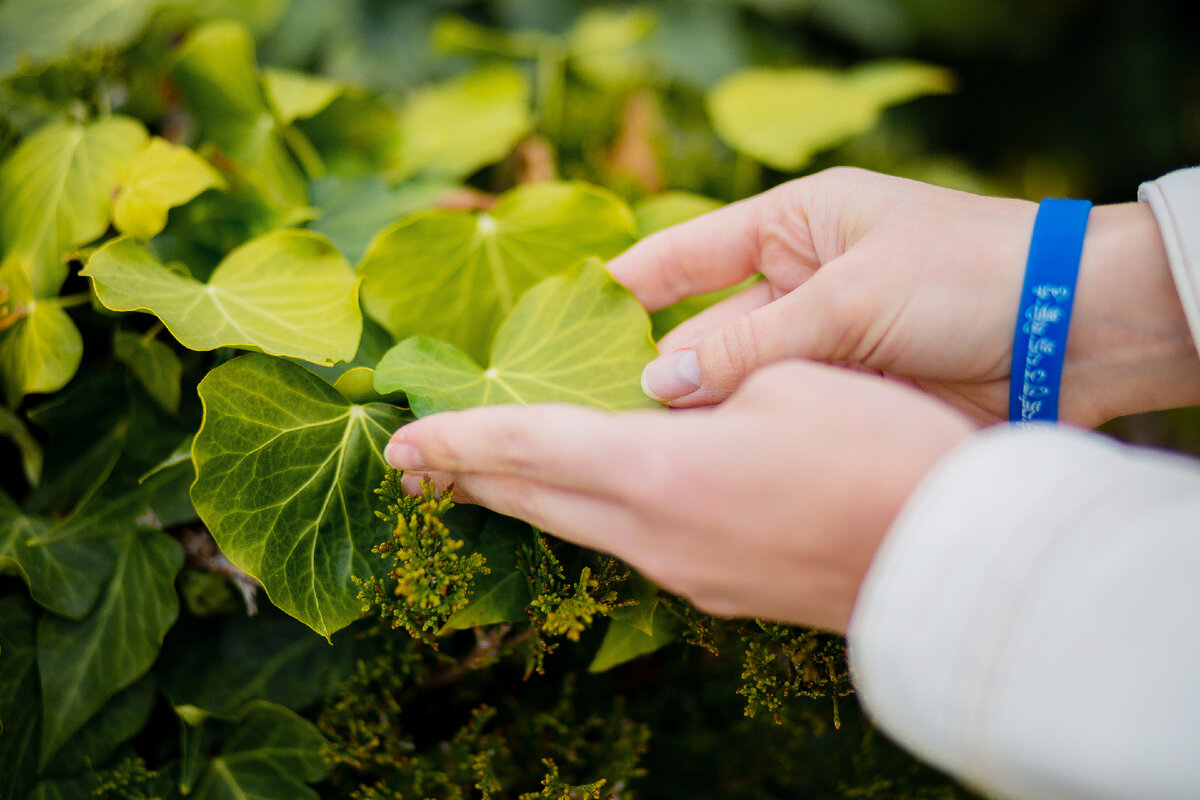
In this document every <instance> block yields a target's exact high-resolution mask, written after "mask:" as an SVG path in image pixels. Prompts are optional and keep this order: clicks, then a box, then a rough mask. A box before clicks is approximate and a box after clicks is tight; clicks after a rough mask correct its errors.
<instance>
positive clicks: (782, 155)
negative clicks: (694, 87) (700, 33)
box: [708, 61, 953, 172]
mask: <svg viewBox="0 0 1200 800" xmlns="http://www.w3.org/2000/svg"><path fill="white" fill-rule="evenodd" d="M952 86H953V81H952V78H951V76H950V73H949V72H947V71H946V70H943V69H939V68H937V67H932V66H929V65H927V64H919V63H915V62H907V61H893V62H879V63H873V64H865V65H863V66H860V67H856V68H854V69H852V70H848V71H845V72H838V71H834V70H828V69H818V68H794V69H765V68H760V69H748V70H743V71H741V72H738V73H736V74H734V75H733V76H731V77H729V78H727V79H726V80H724V81H722V82H721V83H720V84H719V85H718V86H716V87H715V88H714V89H713V90H712V91H711V92H710V93H709V95H708V111H709V116H710V117H711V118H712V122H713V127H714V128H715V129H716V132H717V135H718V136H720V137H721V139H723V140H724V141H725V143H726V144H728V145H729V146H730V147H732V148H734V149H735V150H738V151H741V152H743V153H746V154H747V155H750V156H752V157H753V158H755V159H757V160H759V161H761V162H763V163H764V164H767V165H768V166H771V167H774V168H775V169H778V170H782V171H784V172H795V171H797V170H799V169H800V168H801V167H803V166H804V165H805V164H807V163H808V161H809V160H810V159H811V158H812V157H813V156H814V155H815V154H816V153H818V152H820V151H821V150H825V149H828V148H830V147H833V146H834V145H836V144H839V143H840V142H843V141H845V140H846V139H848V138H850V137H851V136H854V135H856V134H859V133H864V132H866V131H868V130H870V129H871V128H873V127H874V126H875V123H876V122H877V121H878V119H879V114H880V112H882V111H883V109H884V108H886V107H888V106H891V105H895V104H897V103H903V102H905V101H907V100H911V99H912V98H914V97H918V96H920V95H925V94H939V93H944V92H948V91H950V90H951V88H952Z"/></svg>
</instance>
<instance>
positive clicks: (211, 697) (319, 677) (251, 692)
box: [157, 606, 354, 719]
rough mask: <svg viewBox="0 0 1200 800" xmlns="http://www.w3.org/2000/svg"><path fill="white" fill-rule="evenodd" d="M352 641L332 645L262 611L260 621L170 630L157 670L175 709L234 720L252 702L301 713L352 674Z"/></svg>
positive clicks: (201, 623) (231, 620)
mask: <svg viewBox="0 0 1200 800" xmlns="http://www.w3.org/2000/svg"><path fill="white" fill-rule="evenodd" d="M352 645H353V641H352V634H350V633H345V634H339V635H338V636H337V637H336V638H335V639H334V646H333V647H330V645H329V642H327V641H326V640H325V639H323V638H321V637H320V636H318V635H317V634H315V633H313V631H312V630H311V629H310V628H308V627H307V626H305V625H303V624H302V623H300V622H297V621H296V620H294V619H292V618H291V617H289V616H287V615H285V614H283V613H282V612H280V611H278V610H276V609H274V608H271V607H269V606H268V607H266V608H264V609H262V611H261V612H260V613H259V614H256V615H255V616H253V617H247V616H246V615H245V614H240V615H237V614H235V615H230V616H227V617H222V618H216V619H211V620H187V621H185V622H181V623H180V625H179V626H177V628H176V629H175V630H172V632H171V634H170V636H168V638H167V643H166V645H165V646H164V648H163V655H162V659H161V660H160V662H159V666H158V667H157V669H158V671H159V674H160V676H161V679H162V684H163V691H164V692H166V694H167V696H168V697H170V699H171V703H172V705H175V706H181V705H188V706H193V707H195V708H199V709H203V710H204V711H205V712H207V713H208V714H211V715H213V716H217V717H221V718H223V719H232V718H234V717H236V716H237V715H238V714H239V713H241V712H242V710H243V709H244V708H245V707H246V706H247V705H248V704H249V703H250V702H252V701H254V700H269V701H271V702H272V703H278V704H280V705H283V706H287V707H288V708H290V709H292V710H293V711H303V710H305V709H307V708H309V707H311V706H312V705H313V704H314V703H316V702H317V701H319V700H322V699H324V698H326V697H328V696H330V695H331V694H333V692H334V691H335V690H336V688H337V686H338V682H339V681H340V679H341V678H342V677H344V676H345V675H346V674H347V673H348V672H349V671H351V670H352V669H353V664H354V659H353V647H352Z"/></svg>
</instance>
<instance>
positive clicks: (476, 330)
mask: <svg viewBox="0 0 1200 800" xmlns="http://www.w3.org/2000/svg"><path fill="white" fill-rule="evenodd" d="M635 238H636V233H635V229H634V221H633V215H632V214H631V213H630V211H629V209H628V208H627V207H626V206H625V205H624V204H623V203H622V202H621V201H620V200H618V199H617V198H616V197H614V196H613V195H612V194H610V193H609V192H607V191H604V190H602V189H598V188H595V187H591V186H587V185H585V184H571V183H544V184H530V185H527V186H522V187H519V188H517V189H514V190H512V191H511V192H508V193H507V194H505V195H504V196H503V197H501V198H500V200H499V202H497V203H496V205H495V206H494V207H493V208H492V210H491V211H489V212H486V213H478V212H471V211H450V210H439V211H425V212H420V213H417V214H413V215H412V216H409V217H406V218H405V219H402V220H400V221H399V222H397V223H396V224H395V225H393V226H391V227H390V228H387V229H386V230H384V231H383V232H382V233H380V234H379V235H378V236H377V237H376V238H375V240H374V241H373V242H372V243H371V245H370V247H369V248H368V249H367V254H366V256H365V257H364V258H363V260H362V262H361V263H360V264H359V266H358V270H359V272H360V273H361V274H362V276H363V306H364V308H365V309H366V311H367V313H368V314H370V315H371V316H372V317H374V318H375V319H377V320H379V322H380V323H382V324H383V326H384V327H385V328H387V329H388V330H389V332H391V334H392V336H393V337H395V338H396V339H402V338H404V337H408V336H416V335H427V336H432V337H435V338H437V339H441V340H443V341H446V342H450V343H451V344H454V345H456V346H457V347H460V348H462V349H463V350H465V351H466V353H467V354H468V355H469V356H471V357H472V358H475V359H478V360H482V359H483V358H485V357H486V355H487V348H488V344H489V343H490V342H491V339H492V335H493V333H494V332H495V330H496V328H497V327H498V325H499V324H500V320H501V319H503V318H504V316H505V315H506V314H507V313H508V312H509V311H511V310H512V308H513V305H514V304H515V303H516V301H517V298H518V297H520V295H521V293H522V292H524V291H525V290H526V289H528V288H529V287H531V286H533V285H534V284H535V283H537V282H538V281H540V280H541V279H542V278H545V277H548V276H550V275H555V274H558V273H561V272H563V271H564V270H567V269H569V268H571V267H572V266H575V265H576V264H578V263H579V262H581V261H582V260H583V259H585V258H587V257H588V256H597V257H599V258H605V259H607V258H611V257H612V256H615V255H616V254H617V253H619V252H621V251H622V250H624V249H625V248H626V247H628V246H629V245H631V244H632V243H633V242H634V240H635Z"/></svg>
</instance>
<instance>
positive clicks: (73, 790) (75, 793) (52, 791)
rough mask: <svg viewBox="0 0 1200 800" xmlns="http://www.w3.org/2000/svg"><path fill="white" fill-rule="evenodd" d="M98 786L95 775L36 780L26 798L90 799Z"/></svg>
mask: <svg viewBox="0 0 1200 800" xmlns="http://www.w3.org/2000/svg"><path fill="white" fill-rule="evenodd" d="M99 788H100V778H99V776H97V775H83V776H80V777H78V778H56V779H52V780H42V781H38V785H37V786H36V787H35V788H34V790H33V793H32V794H30V795H29V798H28V800H92V798H94V797H95V796H96V791H97V790H98V789H99Z"/></svg>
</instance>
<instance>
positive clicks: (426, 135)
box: [396, 66, 531, 179]
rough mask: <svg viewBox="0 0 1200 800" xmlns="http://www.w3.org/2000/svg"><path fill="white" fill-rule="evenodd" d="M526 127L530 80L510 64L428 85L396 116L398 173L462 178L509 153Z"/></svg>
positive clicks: (526, 131) (529, 121)
mask: <svg viewBox="0 0 1200 800" xmlns="http://www.w3.org/2000/svg"><path fill="white" fill-rule="evenodd" d="M530 126H531V120H530V116H529V82H528V81H527V80H526V78H525V75H524V74H523V73H522V72H520V71H519V70H517V69H516V68H515V67H509V66H492V67H485V68H483V69H481V70H479V71H477V72H473V73H471V74H469V75H465V76H462V77H458V78H454V79H452V80H450V81H447V82H445V83H441V84H438V85H436V86H432V87H430V88H428V89H425V90H423V91H420V92H418V93H417V94H416V95H414V96H413V98H412V100H410V101H409V103H408V105H407V106H405V108H404V111H403V113H402V115H401V118H400V145H399V148H398V153H397V154H396V158H397V159H398V162H399V164H398V167H397V173H398V174H397V177H398V178H401V179H403V178H408V177H412V176H413V175H416V174H417V173H425V174H428V175H433V176H436V177H440V178H463V177H466V176H467V175H470V174H471V173H472V172H475V171H476V170H477V169H479V168H480V167H482V166H484V165H486V164H490V163H492V162H493V161H499V160H500V159H502V158H504V157H505V156H506V155H508V154H509V153H510V152H512V149H513V147H514V146H515V145H516V143H517V142H518V141H520V139H521V137H523V136H524V135H525V134H526V133H528V132H529V129H530Z"/></svg>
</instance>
